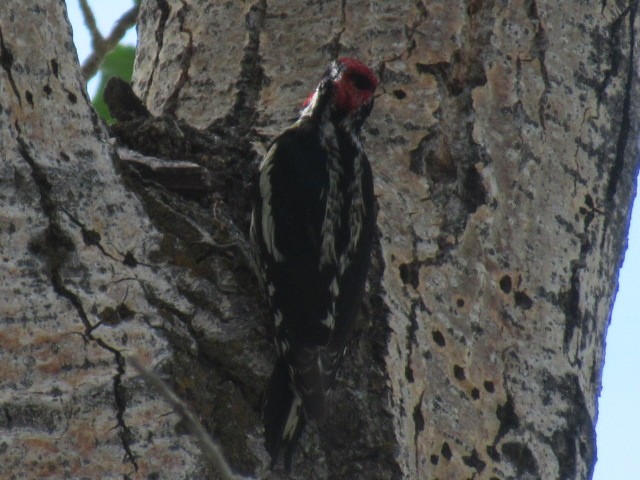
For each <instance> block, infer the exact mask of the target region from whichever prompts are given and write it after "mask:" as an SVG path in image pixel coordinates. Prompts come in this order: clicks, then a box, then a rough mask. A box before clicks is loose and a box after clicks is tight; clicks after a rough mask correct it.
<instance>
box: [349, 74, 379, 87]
mask: <svg viewBox="0 0 640 480" xmlns="http://www.w3.org/2000/svg"><path fill="white" fill-rule="evenodd" d="M351 82H352V83H353V85H354V86H355V87H356V88H357V89H358V90H373V88H374V87H373V83H371V80H370V79H369V78H368V77H366V76H365V75H361V74H359V73H354V74H352V75H351Z"/></svg>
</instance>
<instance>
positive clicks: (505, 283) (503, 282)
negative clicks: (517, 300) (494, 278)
mask: <svg viewBox="0 0 640 480" xmlns="http://www.w3.org/2000/svg"><path fill="white" fill-rule="evenodd" d="M500 290H502V291H503V292H504V293H506V294H509V293H511V277H510V276H509V275H504V276H503V277H502V278H501V279H500Z"/></svg>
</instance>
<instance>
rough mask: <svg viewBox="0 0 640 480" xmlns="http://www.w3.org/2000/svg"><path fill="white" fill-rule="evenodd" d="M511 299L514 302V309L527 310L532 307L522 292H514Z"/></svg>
mask: <svg viewBox="0 0 640 480" xmlns="http://www.w3.org/2000/svg"><path fill="white" fill-rule="evenodd" d="M513 299H514V300H515V302H516V307H518V308H521V309H522V310H529V309H530V308H531V307H533V300H531V297H529V295H527V294H526V293H524V292H521V291H517V292H515V293H514V294H513Z"/></svg>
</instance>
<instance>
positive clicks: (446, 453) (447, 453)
mask: <svg viewBox="0 0 640 480" xmlns="http://www.w3.org/2000/svg"><path fill="white" fill-rule="evenodd" d="M440 453H441V454H442V456H443V457H444V458H446V459H447V460H451V457H452V456H453V454H452V453H451V447H449V444H448V443H447V442H444V443H443V444H442V448H441V449H440Z"/></svg>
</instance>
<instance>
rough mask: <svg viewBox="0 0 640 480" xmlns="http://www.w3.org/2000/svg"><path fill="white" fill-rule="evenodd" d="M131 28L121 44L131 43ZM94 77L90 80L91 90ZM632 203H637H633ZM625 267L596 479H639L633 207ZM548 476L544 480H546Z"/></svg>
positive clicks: (638, 302)
mask: <svg viewBox="0 0 640 480" xmlns="http://www.w3.org/2000/svg"><path fill="white" fill-rule="evenodd" d="M89 4H90V5H91V7H92V8H93V11H94V14H95V16H96V21H97V23H98V27H99V28H100V30H101V31H102V34H103V35H107V34H108V33H109V31H110V30H111V26H112V25H113V23H114V22H115V21H116V20H117V19H118V18H120V16H121V15H122V14H123V13H124V12H125V11H126V10H128V9H129V8H130V7H131V6H132V5H133V1H131V0H111V1H109V2H105V1H98V0H93V1H89ZM67 7H68V11H69V19H70V20H71V24H72V26H73V33H74V41H75V43H76V47H77V49H78V57H79V58H80V62H82V61H83V60H84V59H85V58H86V57H87V55H88V54H89V52H90V51H91V45H90V39H89V34H88V32H87V29H86V28H85V27H84V22H83V20H82V15H81V12H80V9H79V7H78V0H67ZM135 42H136V35H135V30H134V29H131V30H129V32H128V33H127V36H126V37H125V43H129V44H131V45H135ZM96 86H97V79H94V80H93V81H92V82H90V83H89V93H90V94H93V92H94V90H95V88H96ZM636 206H638V205H637V202H636ZM633 211H634V214H633V218H632V221H631V230H630V234H629V249H628V250H627V254H626V258H625V263H624V267H623V268H622V270H621V272H620V289H619V291H618V296H617V298H616V304H615V307H614V309H613V318H612V321H611V325H610V327H609V332H608V334H607V353H606V362H605V367H604V378H603V390H602V395H601V396H600V414H599V419H598V426H597V434H598V462H597V463H596V470H595V474H594V477H593V478H594V480H612V479H630V478H637V476H638V472H640V414H639V413H638V410H639V409H640V375H639V374H638V369H639V368H640V347H638V342H640V322H638V321H637V317H638V315H637V313H636V312H639V311H640V294H639V293H640V292H638V286H637V285H638V281H637V278H636V277H635V275H637V272H640V212H639V208H634V209H633ZM545 480H546V479H545Z"/></svg>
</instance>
